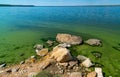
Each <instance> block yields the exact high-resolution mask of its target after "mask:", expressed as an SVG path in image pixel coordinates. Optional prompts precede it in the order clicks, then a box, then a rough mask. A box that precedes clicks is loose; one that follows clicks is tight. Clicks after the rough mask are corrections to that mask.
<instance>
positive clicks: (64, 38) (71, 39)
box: [56, 34, 82, 45]
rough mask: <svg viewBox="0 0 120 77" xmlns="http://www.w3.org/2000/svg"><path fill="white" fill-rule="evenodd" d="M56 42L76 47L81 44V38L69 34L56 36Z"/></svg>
mask: <svg viewBox="0 0 120 77" xmlns="http://www.w3.org/2000/svg"><path fill="white" fill-rule="evenodd" d="M56 40H57V41H58V42H61V43H67V44H72V45H77V44H81V43H82V38H81V37H80V36H75V35H70V34H57V36H56Z"/></svg>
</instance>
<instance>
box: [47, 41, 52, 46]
mask: <svg viewBox="0 0 120 77" xmlns="http://www.w3.org/2000/svg"><path fill="white" fill-rule="evenodd" d="M46 43H47V44H49V45H50V46H51V45H53V43H54V42H53V41H51V40H48V41H47V42H46Z"/></svg>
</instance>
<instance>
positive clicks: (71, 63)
mask: <svg viewBox="0 0 120 77" xmlns="http://www.w3.org/2000/svg"><path fill="white" fill-rule="evenodd" d="M76 64H78V61H69V66H70V67H71V68H72V67H73V66H75V65H76Z"/></svg>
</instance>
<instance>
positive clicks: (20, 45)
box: [0, 6, 120, 76]
mask: <svg viewBox="0 0 120 77" xmlns="http://www.w3.org/2000/svg"><path fill="white" fill-rule="evenodd" d="M119 9H120V7H119V6H115V7H113V6H112V7H110V6H109V7H0V63H4V62H6V63H8V64H13V63H17V62H19V61H21V60H24V59H26V58H27V57H29V56H31V55H34V54H35V52H34V49H33V45H34V44H35V43H41V39H43V38H49V39H50V38H54V37H55V35H56V34H57V33H71V34H76V35H80V36H82V37H83V39H87V38H99V39H101V40H102V41H103V42H105V45H106V46H108V48H107V47H106V48H103V49H102V50H103V51H105V52H104V54H108V51H109V52H111V54H112V53H113V54H114V55H113V56H112V55H111V56H112V57H113V58H115V59H116V58H117V57H118V56H119V55H120V53H119V52H117V51H116V50H112V46H117V45H118V44H119V43H120V35H119V34H120V10H119ZM109 48H110V49H109ZM21 54H24V56H22V57H21V56H20V55H21ZM109 54H110V53H109ZM104 59H105V60H106V59H107V58H106V57H105V58H104ZM111 60H112V59H111ZM112 61H114V60H112ZM118 61H120V60H118ZM104 64H105V63H104ZM112 66H114V64H113V65H112ZM118 66H119V65H118ZM113 68H114V69H116V68H117V66H114V67H111V69H112V70H114V69H113ZM106 69H107V68H105V70H106ZM107 72H109V71H107ZM112 72H113V71H112ZM115 76H117V75H116V74H115Z"/></svg>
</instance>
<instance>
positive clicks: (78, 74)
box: [69, 72, 82, 77]
mask: <svg viewBox="0 0 120 77" xmlns="http://www.w3.org/2000/svg"><path fill="white" fill-rule="evenodd" d="M69 77H82V73H81V72H72V73H71V74H70V76H69Z"/></svg>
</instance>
